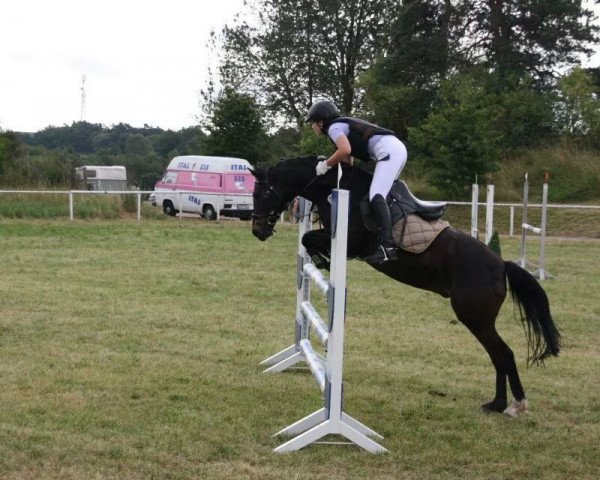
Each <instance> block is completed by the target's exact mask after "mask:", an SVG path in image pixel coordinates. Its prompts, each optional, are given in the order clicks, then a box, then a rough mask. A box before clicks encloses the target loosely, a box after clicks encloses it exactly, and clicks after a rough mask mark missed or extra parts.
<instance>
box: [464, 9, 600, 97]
mask: <svg viewBox="0 0 600 480" xmlns="http://www.w3.org/2000/svg"><path fill="white" fill-rule="evenodd" d="M458 3H459V4H461V10H462V12H464V15H463V17H462V21H461V25H460V31H461V32H463V33H462V35H461V36H462V38H463V41H462V42H461V44H462V48H463V51H464V53H465V55H467V56H468V58H470V60H471V62H472V63H476V64H479V63H483V64H485V65H487V66H489V67H492V68H494V69H495V71H496V72H497V73H499V75H500V76H501V77H502V78H505V77H506V76H508V75H514V74H517V75H519V76H523V75H525V74H527V75H529V76H531V77H532V78H534V79H536V80H537V81H538V82H539V83H540V84H542V85H549V84H550V85H551V84H553V83H554V82H553V79H554V75H555V74H556V72H557V71H558V70H559V69H561V68H564V67H566V66H572V65H576V64H578V63H579V61H580V57H581V55H584V54H585V55H589V54H591V53H592V49H591V45H592V43H593V42H595V41H597V39H598V36H597V34H598V27H597V26H595V25H594V24H593V20H594V19H595V15H594V13H593V11H591V10H589V9H587V8H584V7H583V2H582V1H581V0H460V1H459V2H458Z"/></svg>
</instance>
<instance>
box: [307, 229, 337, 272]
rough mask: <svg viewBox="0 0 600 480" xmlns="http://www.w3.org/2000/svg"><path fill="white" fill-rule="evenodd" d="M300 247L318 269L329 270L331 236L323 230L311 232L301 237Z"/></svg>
mask: <svg viewBox="0 0 600 480" xmlns="http://www.w3.org/2000/svg"><path fill="white" fill-rule="evenodd" d="M302 245H304V248H306V252H307V253H308V255H309V256H310V258H311V260H312V261H313V263H314V264H315V267H317V268H319V269H325V270H329V259H330V256H331V251H330V248H331V234H330V233H329V232H326V231H325V229H323V228H322V229H320V230H311V231H309V232H306V233H305V234H304V236H303V237H302Z"/></svg>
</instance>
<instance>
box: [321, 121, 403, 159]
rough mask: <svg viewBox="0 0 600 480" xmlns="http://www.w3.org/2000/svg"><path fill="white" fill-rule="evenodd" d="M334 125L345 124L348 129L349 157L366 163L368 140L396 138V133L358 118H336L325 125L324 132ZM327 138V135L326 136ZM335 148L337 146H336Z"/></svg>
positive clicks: (368, 156)
mask: <svg viewBox="0 0 600 480" xmlns="http://www.w3.org/2000/svg"><path fill="white" fill-rule="evenodd" d="M334 123H347V124H348V126H349V127H350V133H349V135H348V141H349V142H350V148H351V149H352V152H351V155H352V156H353V157H355V158H358V159H360V160H363V161H365V162H368V161H370V160H371V157H370V155H369V139H370V138H371V137H373V136H374V135H393V136H395V137H397V136H398V135H396V133H394V132H392V131H391V130H388V129H387V128H382V127H379V126H377V125H375V124H373V123H369V122H366V121H364V120H361V119H359V118H352V117H338V118H335V119H333V120H332V121H330V122H329V123H328V124H326V125H325V131H326V132H327V131H328V130H329V127H330V126H331V125H333V124H334ZM327 138H329V135H328V136H327ZM329 140H330V141H331V142H332V143H333V144H334V145H335V142H334V141H333V140H331V138H329ZM336 147H337V146H336Z"/></svg>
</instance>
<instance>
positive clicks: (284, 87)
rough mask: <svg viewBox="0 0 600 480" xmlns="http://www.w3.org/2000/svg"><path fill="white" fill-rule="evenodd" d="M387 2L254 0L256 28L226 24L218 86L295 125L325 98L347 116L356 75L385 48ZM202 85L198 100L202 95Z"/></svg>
mask: <svg viewBox="0 0 600 480" xmlns="http://www.w3.org/2000/svg"><path fill="white" fill-rule="evenodd" d="M395 4H396V2H394V1H392V0H346V1H341V0H329V1H326V0H254V1H251V2H249V5H250V8H251V9H252V11H253V12H258V13H257V14H256V16H257V18H256V21H257V24H258V26H257V27H254V26H251V24H250V23H249V22H247V21H243V20H240V19H238V20H237V22H236V23H234V24H233V25H231V26H226V27H225V28H224V29H223V30H222V32H221V37H220V38H218V37H217V36H213V44H214V45H215V47H216V45H217V43H218V42H219V40H221V41H222V50H221V55H222V58H221V63H220V67H219V74H220V77H221V83H222V84H224V85H226V86H228V87H230V88H233V89H235V90H238V91H240V92H244V93H248V94H251V95H252V96H254V98H257V99H259V100H260V102H261V103H262V104H263V105H265V107H266V108H268V109H269V110H270V111H271V112H273V114H276V115H280V116H283V117H284V118H286V119H288V120H292V121H295V122H296V124H297V126H298V128H300V127H301V125H302V121H303V116H304V113H305V112H306V110H307V109H308V107H309V106H310V105H311V104H312V103H313V101H314V100H315V99H316V98H318V97H327V98H330V99H332V100H333V101H335V102H336V103H338V104H339V106H340V107H341V109H342V110H343V112H344V113H346V114H351V113H352V111H353V110H354V109H355V108H356V106H357V105H360V103H361V101H362V96H361V92H360V91H359V90H358V89H357V88H356V80H357V78H358V76H359V75H360V73H362V72H363V71H364V70H366V69H367V68H368V67H369V66H370V65H371V64H372V63H373V61H374V60H375V58H376V56H377V55H378V54H379V52H381V51H382V49H383V48H384V47H385V42H386V35H385V29H384V23H385V21H387V20H389V18H390V15H391V12H392V7H394V6H395ZM211 89H212V86H211V85H209V88H208V91H207V92H205V98H206V97H210V95H211Z"/></svg>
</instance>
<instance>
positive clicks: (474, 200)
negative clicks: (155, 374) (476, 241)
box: [471, 183, 479, 238]
mask: <svg viewBox="0 0 600 480" xmlns="http://www.w3.org/2000/svg"><path fill="white" fill-rule="evenodd" d="M478 209H479V185H478V184H476V183H474V184H473V185H472V186H471V236H472V237H475V238H477V233H478V232H477V220H478V219H477V215H479V213H478Z"/></svg>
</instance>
